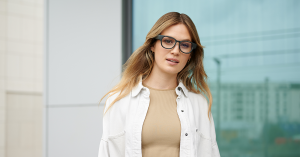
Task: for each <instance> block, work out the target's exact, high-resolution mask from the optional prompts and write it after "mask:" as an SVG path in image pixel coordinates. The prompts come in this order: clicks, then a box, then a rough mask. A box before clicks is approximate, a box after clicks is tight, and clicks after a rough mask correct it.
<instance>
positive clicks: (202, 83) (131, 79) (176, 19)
mask: <svg viewBox="0 0 300 157" xmlns="http://www.w3.org/2000/svg"><path fill="white" fill-rule="evenodd" d="M176 24H184V25H185V26H186V27H187V29H188V30H189V33H190V36H191V38H192V42H194V43H196V44H197V48H196V49H194V50H193V52H191V59H190V61H189V62H187V64H186V65H185V67H184V68H183V69H182V70H181V71H180V72H179V73H178V74H177V80H178V81H179V80H181V81H182V83H183V84H184V86H185V87H186V88H187V89H188V90H189V91H191V92H194V93H203V94H204V95H206V96H207V98H208V102H209V107H208V117H209V118H210V116H209V115H210V112H211V106H212V95H211V92H210V89H209V87H208V85H207V82H206V81H207V75H206V73H205V71H204V67H203V57H204V51H203V48H204V47H203V46H202V45H201V43H200V39H199V36H198V32H197V30H196V27H195V25H194V23H193V21H192V20H191V19H190V18H189V16H187V15H186V14H180V13H178V12H169V13H167V14H165V15H163V16H162V17H160V18H159V19H158V20H157V22H156V23H155V24H154V26H153V27H152V28H151V30H150V31H149V33H148V34H147V36H146V41H145V43H144V44H143V45H142V46H140V47H139V48H138V49H137V50H135V51H134V52H133V53H132V55H131V56H130V58H129V59H128V60H127V61H126V63H125V64H124V65H123V68H124V71H123V74H122V78H121V81H120V82H119V83H118V84H117V85H116V86H115V87H114V88H112V89H111V90H110V91H109V92H108V93H106V94H105V95H104V96H103V97H102V98H101V100H100V102H101V101H102V99H103V98H105V97H106V96H107V95H109V97H110V96H112V95H114V94H116V93H119V95H118V96H117V97H116V99H114V100H113V102H112V103H111V104H110V106H109V107H108V108H107V110H108V109H110V107H111V106H112V105H113V104H114V103H115V102H117V101H118V100H120V99H122V98H124V97H125V96H126V95H128V94H129V93H130V92H131V90H132V89H133V88H134V87H135V86H136V85H137V84H138V83H139V81H140V79H142V80H144V79H146V78H147V77H148V76H149V75H150V73H151V71H152V68H153V65H154V54H153V53H152V52H151V49H150V48H151V47H152V46H153V45H154V43H155V41H156V40H157V39H154V38H155V37H156V36H157V35H159V34H160V33H161V32H162V31H163V30H165V29H166V28H168V27H170V26H172V25H176ZM107 110H106V112H107ZM106 112H105V113H106Z"/></svg>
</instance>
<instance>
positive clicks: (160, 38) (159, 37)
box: [154, 35, 197, 54]
mask: <svg viewBox="0 0 300 157" xmlns="http://www.w3.org/2000/svg"><path fill="white" fill-rule="evenodd" d="M164 37H169V38H172V39H174V40H175V44H174V45H173V47H171V48H166V47H164V46H163V44H162V39H163V38H164ZM154 39H158V40H160V44H161V46H162V47H163V48H165V49H172V48H174V46H175V45H176V44H177V42H179V50H180V51H181V52H182V53H185V54H189V53H191V52H192V51H193V50H194V49H196V48H197V44H195V43H193V42H190V41H178V40H176V39H175V38H173V37H170V36H166V35H158V36H156V37H155V38H154ZM181 42H189V43H191V44H192V49H191V51H190V52H188V53H186V52H183V51H182V50H181V48H180V44H181Z"/></svg>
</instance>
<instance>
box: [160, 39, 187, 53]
mask: <svg viewBox="0 0 300 157" xmlns="http://www.w3.org/2000/svg"><path fill="white" fill-rule="evenodd" d="M161 44H162V46H163V47H164V48H167V49H170V48H173V47H174V45H175V44H176V40H175V39H174V38H170V37H163V38H162V40H161ZM179 48H180V50H181V51H182V52H184V53H189V52H190V51H191V50H192V43H190V42H187V41H181V42H180V44H179Z"/></svg>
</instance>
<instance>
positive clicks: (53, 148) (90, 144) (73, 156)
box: [47, 106, 103, 157]
mask: <svg viewBox="0 0 300 157" xmlns="http://www.w3.org/2000/svg"><path fill="white" fill-rule="evenodd" d="M102 113H103V106H100V107H98V106H89V107H56V108H48V118H49V120H48V128H49V129H48V156H47V157H96V156H97V154H98V148H99V144H100V139H101V135H102V116H103V114H102Z"/></svg>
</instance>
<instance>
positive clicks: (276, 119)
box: [210, 82, 300, 139]
mask: <svg viewBox="0 0 300 157" xmlns="http://www.w3.org/2000/svg"><path fill="white" fill-rule="evenodd" d="M210 88H211V91H212V94H213V96H216V94H217V91H216V89H217V86H216V84H210ZM220 93H221V105H220V110H221V112H220V113H221V115H220V116H221V117H218V115H217V114H216V113H217V110H218V107H219V105H218V104H219V102H218V100H216V99H214V103H213V106H212V112H213V115H214V119H215V120H216V121H217V120H219V118H220V127H221V130H222V133H223V134H222V136H224V134H226V130H229V131H230V130H235V131H237V132H239V133H238V134H236V135H235V136H234V137H233V138H235V137H236V136H243V137H248V139H256V138H259V137H260V136H258V135H260V134H261V133H262V131H263V126H264V125H265V124H281V123H300V114H299V111H300V103H299V102H300V84H289V83H268V82H265V83H222V85H221V92H220ZM216 127H218V126H216ZM299 131H300V130H299ZM231 134H232V132H231ZM225 136H227V135H225Z"/></svg>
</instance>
